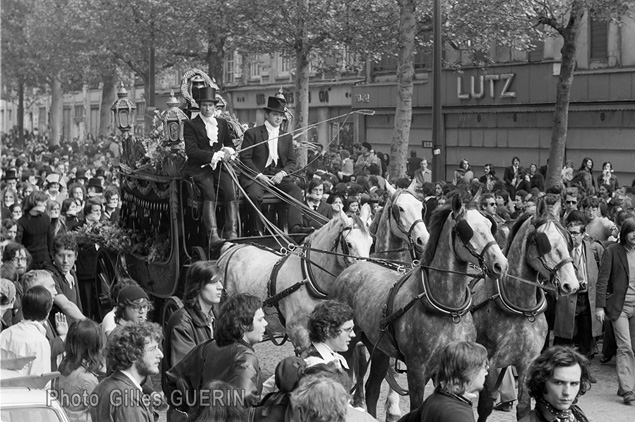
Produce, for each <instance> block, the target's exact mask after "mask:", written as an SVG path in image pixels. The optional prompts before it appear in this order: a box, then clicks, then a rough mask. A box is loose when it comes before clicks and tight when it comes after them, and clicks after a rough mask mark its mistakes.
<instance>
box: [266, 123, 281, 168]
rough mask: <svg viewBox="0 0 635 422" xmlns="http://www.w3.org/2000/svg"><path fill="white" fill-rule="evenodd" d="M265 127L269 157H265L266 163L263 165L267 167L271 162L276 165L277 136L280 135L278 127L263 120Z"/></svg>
mask: <svg viewBox="0 0 635 422" xmlns="http://www.w3.org/2000/svg"><path fill="white" fill-rule="evenodd" d="M265 128H266V129H267V133H268V134H269V142H268V143H269V157H267V164H265V167H269V166H270V165H271V163H273V165H274V166H277V165H278V136H280V128H279V127H273V126H272V125H271V124H270V123H269V122H267V121H265Z"/></svg>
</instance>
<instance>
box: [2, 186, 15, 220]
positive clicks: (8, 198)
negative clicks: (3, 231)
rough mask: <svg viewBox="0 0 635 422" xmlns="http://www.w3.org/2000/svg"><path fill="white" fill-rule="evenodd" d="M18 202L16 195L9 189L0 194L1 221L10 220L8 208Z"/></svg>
mask: <svg viewBox="0 0 635 422" xmlns="http://www.w3.org/2000/svg"><path fill="white" fill-rule="evenodd" d="M17 201H18V195H17V193H16V192H15V191H14V190H13V189H10V188H5V189H3V190H2V192H1V193H0V207H1V208H2V219H3V220H4V219H5V218H11V210H10V209H9V207H10V206H11V205H13V204H15V203H16V202H17Z"/></svg>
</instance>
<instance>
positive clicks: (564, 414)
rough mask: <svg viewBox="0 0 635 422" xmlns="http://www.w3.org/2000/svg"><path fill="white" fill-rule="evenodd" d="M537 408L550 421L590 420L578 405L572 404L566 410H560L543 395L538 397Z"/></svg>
mask: <svg viewBox="0 0 635 422" xmlns="http://www.w3.org/2000/svg"><path fill="white" fill-rule="evenodd" d="M536 410H537V411H538V412H540V413H541V414H542V415H543V416H544V417H545V419H547V420H548V421H554V422H556V421H557V422H588V419H587V418H586V416H584V413H582V410H581V409H580V408H579V407H578V406H576V405H572V406H571V407H570V408H568V409H566V410H558V409H556V408H555V407H553V406H552V405H551V404H549V403H548V402H547V401H546V400H545V399H543V398H542V397H540V398H537V399H536Z"/></svg>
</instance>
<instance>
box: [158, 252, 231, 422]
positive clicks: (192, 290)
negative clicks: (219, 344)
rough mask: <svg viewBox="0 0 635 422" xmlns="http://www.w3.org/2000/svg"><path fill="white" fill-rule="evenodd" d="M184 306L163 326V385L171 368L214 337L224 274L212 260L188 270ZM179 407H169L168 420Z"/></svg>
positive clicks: (200, 262) (202, 262) (197, 264)
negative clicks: (199, 345)
mask: <svg viewBox="0 0 635 422" xmlns="http://www.w3.org/2000/svg"><path fill="white" fill-rule="evenodd" d="M184 290H185V291H184V293H183V301H184V303H183V307H182V308H181V309H179V310H177V311H176V312H174V313H173V314H172V315H171V316H170V319H169V321H168V323H167V326H166V328H165V340H164V342H163V352H164V353H165V356H164V358H163V361H162V385H164V386H165V385H166V384H167V379H166V375H167V372H168V370H169V369H170V368H172V367H174V366H175V365H176V364H177V363H179V362H180V361H181V359H183V358H184V357H185V355H187V354H188V353H189V352H190V351H191V350H192V349H193V348H194V347H196V345H197V344H202V343H204V342H206V341H208V340H211V339H212V338H214V336H213V334H214V324H215V321H216V318H217V317H218V304H219V303H220V301H221V297H222V294H223V277H222V272H221V270H220V269H219V268H218V266H217V265H216V264H214V263H212V262H211V261H199V262H195V263H194V264H192V266H191V267H190V268H189V269H188V270H187V276H186V277H185V288H184ZM177 412H178V410H176V409H175V408H174V407H170V408H169V410H168V420H170V421H172V420H177V418H178V416H177V415H175V413H177Z"/></svg>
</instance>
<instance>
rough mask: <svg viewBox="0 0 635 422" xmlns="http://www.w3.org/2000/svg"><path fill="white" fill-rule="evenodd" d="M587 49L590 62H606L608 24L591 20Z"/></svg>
mask: <svg viewBox="0 0 635 422" xmlns="http://www.w3.org/2000/svg"><path fill="white" fill-rule="evenodd" d="M589 27H590V34H589V49H590V57H591V60H606V59H607V58H608V55H609V54H608V39H609V24H608V22H603V21H598V20H595V19H592V20H591V22H590V25H589Z"/></svg>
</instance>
